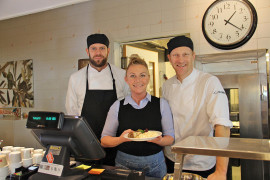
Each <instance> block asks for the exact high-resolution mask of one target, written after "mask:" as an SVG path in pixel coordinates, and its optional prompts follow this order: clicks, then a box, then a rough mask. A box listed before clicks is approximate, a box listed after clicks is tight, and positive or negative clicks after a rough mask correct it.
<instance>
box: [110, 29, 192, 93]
mask: <svg viewBox="0 0 270 180" xmlns="http://www.w3.org/2000/svg"><path fill="white" fill-rule="evenodd" d="M181 35H185V36H188V37H189V34H181ZM177 36H178V35H177ZM173 37H174V36H168V37H160V38H153V39H144V40H137V41H129V42H121V43H119V44H115V46H114V48H115V52H117V51H118V50H119V52H120V53H119V54H120V55H119V56H117V55H115V59H116V61H117V60H118V59H121V62H115V64H116V65H119V66H121V68H122V69H125V68H126V67H127V64H128V62H129V56H130V55H131V54H138V55H139V56H140V57H141V58H143V59H144V60H145V61H146V63H147V65H148V69H149V72H150V77H151V80H150V83H149V85H148V88H147V92H148V93H149V94H151V95H154V96H156V97H161V96H162V92H161V87H162V85H163V83H164V82H165V81H166V80H167V79H169V78H171V77H173V76H174V75H175V71H174V69H173V68H172V66H171V64H170V62H169V60H168V58H167V54H168V53H167V49H168V48H167V43H168V41H169V40H170V39H171V38H173ZM118 61H119V60H118Z"/></svg>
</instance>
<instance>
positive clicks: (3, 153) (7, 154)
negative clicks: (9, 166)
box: [0, 151, 11, 163]
mask: <svg viewBox="0 0 270 180" xmlns="http://www.w3.org/2000/svg"><path fill="white" fill-rule="evenodd" d="M9 153H11V151H1V152H0V155H6V158H7V163H9Z"/></svg>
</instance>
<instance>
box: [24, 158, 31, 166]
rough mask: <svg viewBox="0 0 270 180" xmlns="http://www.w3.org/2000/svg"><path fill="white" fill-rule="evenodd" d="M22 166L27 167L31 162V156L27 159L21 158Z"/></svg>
mask: <svg viewBox="0 0 270 180" xmlns="http://www.w3.org/2000/svg"><path fill="white" fill-rule="evenodd" d="M22 162H23V167H25V168H26V167H29V166H31V165H32V164H33V158H29V159H23V160H22Z"/></svg>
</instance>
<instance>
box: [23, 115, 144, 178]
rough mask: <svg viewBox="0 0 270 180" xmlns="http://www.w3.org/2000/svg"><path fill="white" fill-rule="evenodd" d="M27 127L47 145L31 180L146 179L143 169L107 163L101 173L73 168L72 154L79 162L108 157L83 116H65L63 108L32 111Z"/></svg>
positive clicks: (43, 144)
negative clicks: (137, 169)
mask: <svg viewBox="0 0 270 180" xmlns="http://www.w3.org/2000/svg"><path fill="white" fill-rule="evenodd" d="M26 127H27V128H30V129H32V134H33V135H34V137H36V139H37V140H38V141H39V142H40V143H41V145H42V146H44V147H46V153H45V155H44V157H43V159H42V162H41V163H40V165H39V169H38V172H37V173H35V174H34V175H32V176H30V178H29V179H30V180H45V179H46V180H47V179H52V180H53V179H57V180H59V179H65V180H69V179H70V180H75V179H98V180H99V179H136V180H137V179H138V180H139V179H144V174H143V173H142V172H138V171H132V170H124V169H118V168H116V167H109V166H108V167H107V168H104V167H106V166H104V167H103V168H104V169H105V171H104V172H103V173H101V174H100V175H91V174H89V171H90V170H91V168H89V169H80V168H76V167H72V168H71V166H70V157H73V158H74V159H75V161H76V162H82V161H87V160H88V161H89V160H99V159H102V158H104V157H105V151H104V149H103V148H102V146H101V145H100V142H99V140H98V139H97V137H96V136H95V134H94V132H93V130H92V129H91V127H90V125H89V124H88V123H87V122H86V120H85V119H84V118H83V117H80V116H66V115H64V113H62V112H43V111H31V112H29V114H28V120H27V124H26ZM91 167H95V165H93V166H91Z"/></svg>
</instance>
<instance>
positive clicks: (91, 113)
mask: <svg viewBox="0 0 270 180" xmlns="http://www.w3.org/2000/svg"><path fill="white" fill-rule="evenodd" d="M108 66H109V68H110V71H111V75H112V81H113V90H89V89H88V67H89V64H88V66H87V70H86V92H85V97H84V102H83V107H82V112H81V116H83V117H84V118H85V119H86V120H87V122H88V124H89V125H90V127H91V128H92V130H93V131H94V133H95V134H96V136H97V138H98V140H100V138H101V133H102V130H103V127H104V124H105V121H106V118H107V113H108V111H109V109H110V107H111V105H112V104H113V103H114V102H115V101H116V100H117V95H116V87H115V79H114V77H113V73H112V69H111V66H110V64H109V63H108ZM104 149H105V152H106V157H105V158H104V159H102V160H101V162H98V163H103V164H105V165H110V166H114V164H115V162H114V160H115V156H116V149H115V148H104Z"/></svg>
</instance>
